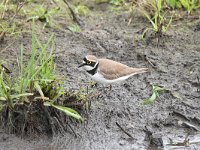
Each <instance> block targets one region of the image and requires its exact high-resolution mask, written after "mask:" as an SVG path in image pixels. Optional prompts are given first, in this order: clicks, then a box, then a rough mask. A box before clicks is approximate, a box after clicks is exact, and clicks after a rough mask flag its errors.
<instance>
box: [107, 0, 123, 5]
mask: <svg viewBox="0 0 200 150" xmlns="http://www.w3.org/2000/svg"><path fill="white" fill-rule="evenodd" d="M110 3H111V4H112V5H115V6H121V5H122V4H124V3H125V0H111V1H110Z"/></svg>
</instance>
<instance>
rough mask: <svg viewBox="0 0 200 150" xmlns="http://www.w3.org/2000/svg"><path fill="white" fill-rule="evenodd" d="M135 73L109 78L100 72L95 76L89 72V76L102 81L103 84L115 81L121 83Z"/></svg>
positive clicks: (99, 81)
mask: <svg viewBox="0 0 200 150" xmlns="http://www.w3.org/2000/svg"><path fill="white" fill-rule="evenodd" d="M132 75H134V74H130V75H127V76H123V77H120V78H117V79H114V80H107V79H105V78H104V77H103V75H101V74H99V73H98V72H97V73H95V74H94V75H93V76H92V75H90V74H89V76H90V77H91V78H92V79H93V80H94V81H96V82H98V83H101V84H114V83H120V82H122V81H124V80H126V79H128V78H129V77H131V76H132Z"/></svg>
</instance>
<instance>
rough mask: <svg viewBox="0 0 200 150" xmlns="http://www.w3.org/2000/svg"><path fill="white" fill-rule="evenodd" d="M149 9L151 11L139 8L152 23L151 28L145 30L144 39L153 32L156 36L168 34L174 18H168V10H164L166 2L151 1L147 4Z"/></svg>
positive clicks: (159, 0) (160, 0) (161, 0)
mask: <svg viewBox="0 0 200 150" xmlns="http://www.w3.org/2000/svg"><path fill="white" fill-rule="evenodd" d="M147 7H148V8H149V10H145V9H144V8H143V7H139V8H138V9H139V11H140V12H141V13H142V14H143V15H144V16H145V17H146V18H147V19H148V21H149V22H150V23H151V27H148V28H146V29H145V30H144V32H143V34H142V38H143V37H144V36H145V34H146V32H148V31H149V30H150V31H153V32H155V33H156V34H160V35H161V34H162V33H165V32H167V30H168V29H169V26H170V24H171V22H172V16H173V15H171V17H170V19H168V18H167V17H168V16H169V15H170V14H169V13H168V11H167V10H165V9H163V7H164V1H163V0H157V1H156V0H149V1H148V2H147Z"/></svg>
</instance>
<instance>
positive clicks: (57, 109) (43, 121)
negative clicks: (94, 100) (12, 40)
mask: <svg viewBox="0 0 200 150" xmlns="http://www.w3.org/2000/svg"><path fill="white" fill-rule="evenodd" d="M53 41H54V40H53V35H52V36H51V37H50V38H49V40H48V41H47V43H46V44H42V43H41V42H40V41H39V40H38V38H37V37H36V34H35V31H34V28H33V32H32V49H31V56H30V59H29V60H28V61H27V63H26V61H24V59H23V51H24V49H23V46H22V47H21V56H20V62H19V64H18V66H19V73H18V75H14V74H13V75H10V74H7V73H6V71H5V69H4V67H2V65H1V67H0V111H1V124H2V125H3V126H5V127H6V129H8V130H9V132H12V133H13V132H15V133H19V134H21V133H22V134H23V135H24V134H29V133H36V134H41V133H47V134H53V133H55V132H56V131H55V129H56V128H57V126H59V127H60V128H59V129H60V130H64V129H63V128H64V127H63V126H64V124H65V123H66V121H67V116H69V117H73V118H75V119H77V120H80V121H83V118H82V117H81V116H80V115H79V113H78V112H77V111H75V110H74V109H72V108H71V107H72V106H76V105H70V104H72V103H73V104H77V103H79V104H80V103H81V104H82V105H81V106H83V105H84V104H85V99H84V98H83V96H82V99H78V97H79V96H78V95H77V96H76V95H75V94H72V95H70V96H69V95H68V94H67V93H65V91H64V87H63V79H62V78H59V77H57V76H56V75H55V64H54V60H53V52H54V49H55V48H54V42H53ZM48 49H51V50H50V53H49V54H48ZM65 96H67V97H65ZM68 98H69V99H70V101H68ZM71 102H72V103H71ZM69 106H71V107H69ZM64 114H65V115H64ZM66 115H67V116H66Z"/></svg>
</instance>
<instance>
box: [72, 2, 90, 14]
mask: <svg viewBox="0 0 200 150" xmlns="http://www.w3.org/2000/svg"><path fill="white" fill-rule="evenodd" d="M74 12H75V13H76V14H78V15H79V16H86V15H87V14H88V13H89V8H88V7H87V6H85V5H81V4H80V5H78V6H76V7H75V8H74Z"/></svg>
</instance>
